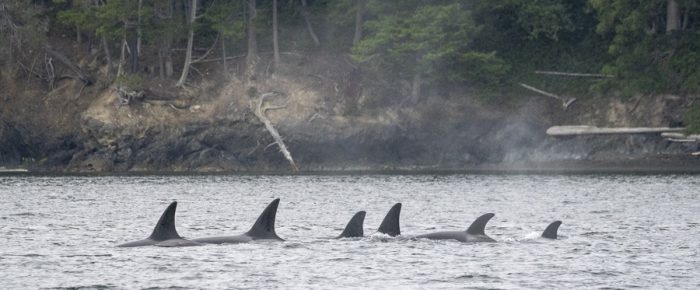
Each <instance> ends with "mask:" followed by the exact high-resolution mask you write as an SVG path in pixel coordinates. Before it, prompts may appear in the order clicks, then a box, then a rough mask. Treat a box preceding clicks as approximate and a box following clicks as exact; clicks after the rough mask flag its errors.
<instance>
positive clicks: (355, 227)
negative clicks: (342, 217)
mask: <svg viewBox="0 0 700 290" xmlns="http://www.w3.org/2000/svg"><path fill="white" fill-rule="evenodd" d="M365 215H366V213H365V212H364V211H358V212H357V213H356V214H355V215H354V216H352V218H351V219H350V221H349V222H348V225H346V226H345V230H343V233H342V234H340V236H338V238H356V237H362V236H364V230H363V229H362V227H363V224H364V222H365Z"/></svg>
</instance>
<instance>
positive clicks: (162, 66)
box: [158, 47, 165, 79]
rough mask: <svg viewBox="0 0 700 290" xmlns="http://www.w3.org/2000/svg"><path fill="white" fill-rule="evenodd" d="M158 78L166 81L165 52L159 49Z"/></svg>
mask: <svg viewBox="0 0 700 290" xmlns="http://www.w3.org/2000/svg"><path fill="white" fill-rule="evenodd" d="M158 76H160V78H161V79H165V60H164V57H163V50H162V49H161V48H160V47H158Z"/></svg>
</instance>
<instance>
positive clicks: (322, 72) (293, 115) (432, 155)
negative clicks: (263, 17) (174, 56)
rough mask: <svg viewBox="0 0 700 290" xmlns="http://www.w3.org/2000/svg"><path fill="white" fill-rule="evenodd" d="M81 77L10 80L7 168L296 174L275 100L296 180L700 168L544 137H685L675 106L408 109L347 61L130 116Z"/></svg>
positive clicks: (669, 147) (155, 104)
mask: <svg viewBox="0 0 700 290" xmlns="http://www.w3.org/2000/svg"><path fill="white" fill-rule="evenodd" d="M81 66H82V67H84V68H86V69H87V70H89V71H91V72H92V73H93V74H95V75H96V76H98V78H97V79H98V82H97V83H96V84H94V85H92V86H89V87H83V84H82V83H80V82H79V81H76V80H74V79H70V78H67V79H63V80H61V81H60V82H58V83H57V84H55V86H54V88H53V89H47V88H41V87H39V88H36V87H37V86H36V85H35V84H33V83H32V82H31V81H27V80H25V79H23V78H21V77H19V76H17V75H16V74H12V73H8V72H3V73H2V74H1V75H0V84H1V86H2V88H3V89H2V92H1V93H0V104H1V107H0V168H2V167H4V168H26V169H29V170H31V171H57V172H64V171H69V172H92V171H97V172H123V171H202V172H211V171H289V170H290V165H289V163H288V162H287V160H285V159H284V158H283V156H282V154H280V153H279V152H278V149H277V147H276V145H271V144H272V143H273V139H272V137H271V136H270V134H269V132H267V131H266V129H265V127H264V126H263V124H262V122H261V121H260V120H259V119H258V118H257V117H256V116H255V114H254V113H253V110H254V109H255V108H256V105H257V102H258V100H259V98H260V96H261V95H263V94H266V93H273V92H274V94H270V95H269V98H267V99H266V100H265V102H264V105H265V106H266V107H274V108H273V109H271V110H267V111H266V116H268V118H269V119H270V120H271V122H272V123H273V125H274V126H275V127H276V128H277V129H278V130H279V132H280V134H281V135H282V137H283V138H284V141H285V142H286V144H287V146H288V147H289V150H290V152H291V153H292V155H293V157H294V158H295V160H296V162H297V164H298V165H299V167H300V170H302V171H324V170H329V171H336V170H396V169H400V170H426V169H427V170H469V169H478V168H482V169H483V168H486V169H489V168H491V169H499V170H501V169H508V168H512V169H518V170H520V169H528V168H534V169H538V168H539V169H547V168H551V169H555V168H563V169H572V168H577V167H580V168H591V169H595V168H606V167H608V168H610V167H619V168H641V169H643V168H655V167H657V168H661V167H665V168H670V169H673V168H688V169H693V168H696V169H697V168H700V161H698V158H697V157H694V156H692V155H691V153H693V152H696V151H700V148H699V147H698V144H697V143H675V142H670V141H668V140H666V139H664V138H662V137H661V136H659V135H658V134H651V135H626V136H581V137H567V138H554V137H548V136H546V134H545V131H546V129H547V128H548V127H549V126H552V125H570V124H571V125H573V124H576V125H579V124H582V125H598V126H678V125H682V113H683V110H684V108H685V107H686V106H687V105H688V103H689V101H688V99H686V98H682V97H679V96H657V97H650V96H638V97H634V98H631V99H618V98H602V97H599V98H593V97H591V98H579V100H578V101H577V102H576V103H575V104H574V105H572V106H571V107H570V108H569V109H568V110H566V111H564V110H563V109H562V108H561V103H560V102H558V101H556V100H554V99H550V98H547V97H540V96H532V95H530V94H528V93H526V92H524V94H523V97H522V98H520V99H518V100H515V101H513V100H511V101H510V103H509V104H507V105H503V104H494V103H493V102H491V103H487V102H483V101H480V100H479V99H478V98H474V97H470V96H467V95H464V96H459V94H457V95H458V96H450V95H447V96H444V95H443V96H441V95H439V94H432V92H426V93H427V94H428V95H426V96H424V98H423V100H422V101H420V102H419V103H417V104H415V105H406V104H404V103H402V102H397V101H396V100H392V99H391V98H393V97H388V96H387V95H386V94H384V93H383V92H385V91H386V90H384V88H383V87H382V85H381V84H378V81H377V77H378V76H372V75H365V74H364V73H363V72H362V71H361V70H359V69H358V68H357V67H354V66H352V65H351V64H350V62H349V61H348V60H347V59H345V58H344V57H343V56H325V57H321V58H318V59H315V60H309V59H292V60H288V61H287V64H286V65H285V66H284V67H282V68H280V69H278V71H277V72H276V73H275V74H274V75H272V74H270V73H269V72H266V71H264V70H263V71H260V72H259V75H258V77H256V78H255V79H252V80H246V81H244V80H241V79H240V78H235V77H231V76H227V77H217V78H210V79H206V80H201V79H200V80H198V81H196V82H194V84H193V85H192V86H190V87H189V88H187V89H184V90H181V89H175V88H174V87H172V84H170V83H168V82H159V81H148V82H147V84H146V85H145V86H144V96H143V98H142V99H134V100H131V101H130V102H129V104H122V103H120V102H119V100H118V98H117V97H116V93H115V91H116V89H115V87H114V86H113V85H111V84H109V83H107V81H104V80H105V79H107V78H106V77H105V73H104V70H103V69H102V68H101V67H100V66H99V64H98V63H95V62H94V61H93V62H89V61H88V60H85V61H83V63H81ZM205 73H206V72H205ZM99 80H103V81H99ZM251 88H252V89H251ZM394 89H395V91H394V92H393V94H394V95H401V93H402V91H406V90H407V88H402V87H400V86H399V87H398V88H394ZM455 94H456V93H455ZM526 96H527V97H526Z"/></svg>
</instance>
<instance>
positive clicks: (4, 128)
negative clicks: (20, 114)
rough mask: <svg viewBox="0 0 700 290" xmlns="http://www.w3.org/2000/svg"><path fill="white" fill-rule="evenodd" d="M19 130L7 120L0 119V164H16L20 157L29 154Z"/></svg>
mask: <svg viewBox="0 0 700 290" xmlns="http://www.w3.org/2000/svg"><path fill="white" fill-rule="evenodd" d="M26 150H27V146H26V144H24V141H23V140H22V136H21V135H20V133H19V131H17V129H15V128H14V127H13V126H11V125H10V124H8V123H7V122H5V121H3V120H0V166H2V165H4V166H10V167H13V166H17V165H20V164H21V163H22V158H23V157H25V156H30V154H29V153H28V152H27V151H26Z"/></svg>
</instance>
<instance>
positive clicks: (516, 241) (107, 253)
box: [0, 175, 700, 289]
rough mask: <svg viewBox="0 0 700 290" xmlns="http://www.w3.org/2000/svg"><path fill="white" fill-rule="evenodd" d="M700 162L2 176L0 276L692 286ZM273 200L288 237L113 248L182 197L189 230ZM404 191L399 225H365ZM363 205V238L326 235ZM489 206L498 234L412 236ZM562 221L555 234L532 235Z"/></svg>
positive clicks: (109, 281)
mask: <svg viewBox="0 0 700 290" xmlns="http://www.w3.org/2000/svg"><path fill="white" fill-rule="evenodd" d="M699 185H700V176H694V175H444V176H431V175H413V176H401V175H374V176H119V177H94V176H93V177H76V176H64V177H41V176H0V288H3V289H7V288H12V289H14V288H64V287H66V288H70V287H86V288H128V289H138V288H149V287H157V288H178V287H182V288H213V289H214V288H266V289H267V288H285V289H286V288H489V289H490V288H502V289H519V288H558V289H561V288H588V289H593V288H625V289H626V288H654V289H659V288H672V289H697V288H700V256H699V255H698V251H699V250H698V249H699V248H700V200H699V197H700V195H699V194H698V189H699ZM278 197H279V198H281V203H280V206H279V211H278V214H277V233H278V235H279V236H280V237H282V238H284V239H286V241H285V242H262V243H251V244H237V245H207V246H202V247H188V248H160V247H142V248H115V247H114V245H116V244H118V243H122V242H126V241H131V240H137V239H141V238H145V237H147V236H148V235H149V234H150V232H151V230H152V229H153V226H154V225H155V223H156V221H157V220H158V218H159V216H160V214H161V212H162V211H163V210H164V209H165V207H166V206H167V205H168V204H169V203H170V202H171V201H173V200H177V201H178V210H177V217H176V223H177V227H178V231H179V233H180V234H181V235H182V236H185V237H190V238H194V237H203V236H210V235H221V234H239V233H242V232H245V231H247V230H248V228H249V227H250V226H251V225H252V223H253V222H254V221H255V219H256V218H257V216H258V214H259V213H260V211H262V209H263V208H264V207H265V206H266V205H267V204H268V203H269V202H270V201H271V200H272V199H273V198H278ZM396 202H401V203H403V210H402V215H401V227H402V228H401V230H402V234H403V236H401V237H397V238H389V237H386V236H382V235H378V234H372V233H373V232H374V231H375V230H376V228H377V227H378V226H379V223H380V222H381V219H382V218H383V216H384V214H385V213H386V211H387V210H388V209H389V208H390V207H391V206H392V205H393V204H394V203H396ZM359 210H366V211H367V217H366V219H365V234H366V235H367V237H365V238H362V239H343V240H329V239H325V238H326V237H333V236H337V235H338V234H339V233H340V232H341V231H342V228H343V227H344V226H345V224H346V223H347V222H348V220H349V219H350V217H351V216H352V215H353V214H354V213H355V212H356V211H359ZM486 212H494V213H496V216H495V217H494V218H493V219H492V220H491V221H490V222H489V224H488V225H487V227H486V232H487V234H488V235H490V236H491V237H493V238H494V239H496V240H498V242H497V243H485V244H462V243H459V242H453V241H430V240H420V239H413V238H410V236H412V235H418V234H422V233H427V232H431V231H436V230H464V229H466V227H467V226H468V225H469V224H470V223H471V222H472V220H473V219H474V218H476V217H478V216H479V215H481V214H483V213H486ZM556 219H560V220H562V221H563V225H562V226H561V228H560V230H559V234H560V239H559V240H554V241H550V240H542V239H539V238H538V236H539V235H540V233H541V231H542V230H543V229H544V228H545V226H546V225H547V224H548V223H549V222H551V221H553V220H556Z"/></svg>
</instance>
